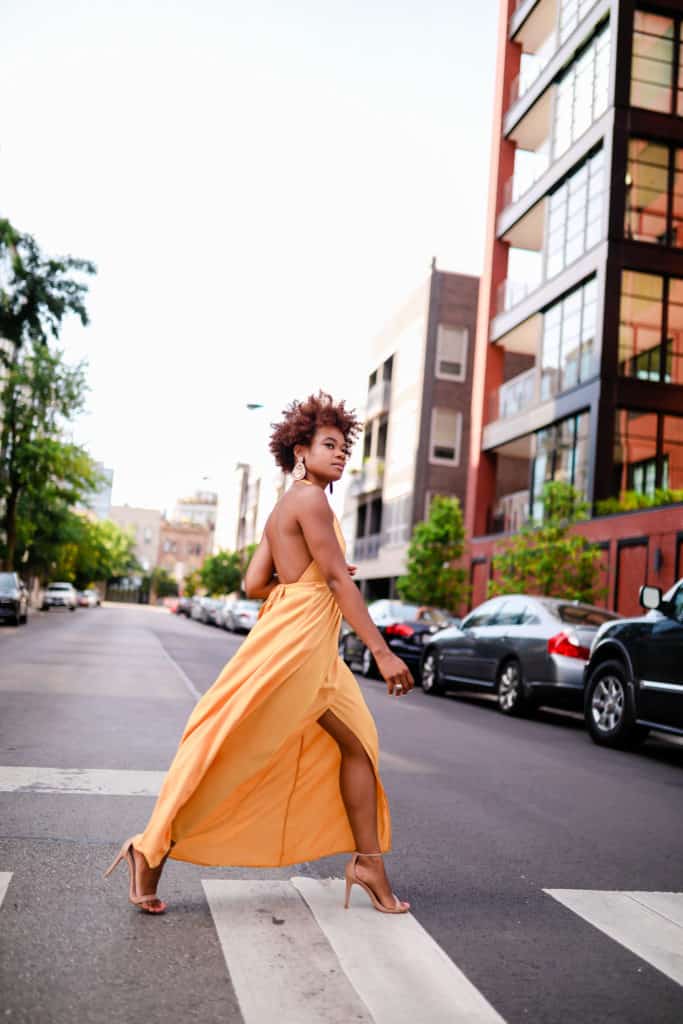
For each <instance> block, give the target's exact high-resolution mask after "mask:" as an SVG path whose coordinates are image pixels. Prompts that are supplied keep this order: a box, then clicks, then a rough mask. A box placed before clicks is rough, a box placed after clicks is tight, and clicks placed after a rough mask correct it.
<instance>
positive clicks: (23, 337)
mask: <svg viewBox="0 0 683 1024" xmlns="http://www.w3.org/2000/svg"><path fill="white" fill-rule="evenodd" d="M94 272H95V267H94V265H93V264H92V263H90V262H88V261H87V260H79V259H74V258H73V257H70V256H67V257H64V258H52V257H47V256H45V255H44V254H43V253H42V252H41V251H40V249H39V247H38V245H37V244H36V242H35V239H34V238H32V236H31V235H27V234H21V233H20V232H18V231H17V230H16V229H15V228H13V227H12V225H11V224H10V223H9V221H8V220H5V219H0V380H2V384H1V385H0V416H1V417H2V429H1V430H0V529H1V530H2V532H3V534H4V550H3V552H2V555H3V564H4V565H5V567H6V568H13V567H14V564H15V554H16V547H17V539H18V536H17V535H18V513H19V504H20V501H21V500H22V498H24V497H26V496H27V493H28V492H29V491H31V490H32V491H33V492H34V497H35V494H36V493H37V492H38V491H39V490H40V488H41V486H42V487H48V489H49V486H50V484H52V485H58V484H59V481H60V479H61V478H60V471H61V469H63V468H64V467H67V468H69V467H70V468H72V469H73V470H74V472H73V474H72V475H71V477H70V478H67V479H66V485H67V487H70V488H71V491H72V494H73V496H74V501H77V500H78V499H79V497H82V496H83V495H84V494H85V493H87V492H88V491H89V490H92V489H93V487H94V486H96V478H95V477H94V475H93V470H92V466H91V465H90V466H89V467H87V468H86V466H85V460H86V459H87V456H86V455H85V453H84V452H82V451H81V450H80V449H76V446H73V445H64V444H63V443H62V437H61V428H62V424H63V422H64V421H68V420H69V419H70V418H71V417H72V416H73V415H75V414H76V413H77V412H79V411H80V409H81V408H82V407H83V402H84V395H85V377H84V367H83V365H82V364H79V365H78V366H75V367H67V366H65V365H64V363H63V356H62V353H61V352H59V351H52V350H51V349H50V341H51V339H58V338H59V334H60V330H61V327H62V323H63V321H64V319H65V317H66V316H67V315H69V314H74V315H76V316H77V317H78V318H79V319H80V320H81V323H83V324H86V323H87V322H88V317H87V312H86V308H85V296H86V294H87V285H86V283H85V282H84V281H83V280H81V279H80V278H79V276H76V277H74V274H76V275H87V274H93V273H94ZM79 452H80V454H78V453H79ZM71 525H72V526H74V524H73V523H72V524H71Z"/></svg>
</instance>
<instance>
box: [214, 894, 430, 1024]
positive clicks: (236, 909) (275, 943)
mask: <svg viewBox="0 0 683 1024" xmlns="http://www.w3.org/2000/svg"><path fill="white" fill-rule="evenodd" d="M202 885H203V886H204V892H205V893H206V898H207V900H208V902H209V907H210V909H211V915H212V917H213V920H214V923H215V926H216V931H217V932H218V938H219V940H220V943H221V947H222V950H223V955H224V957H225V962H226V965H227V968H228V971H229V973H230V979H231V981H232V984H233V986H234V989H235V993H236V995H237V999H238V1000H239V1004H240V1010H241V1011H242V1016H243V1017H244V1024H272V1022H273V1021H274V1020H277V1021H278V1022H279V1024H372V1017H371V1016H370V1014H369V1013H368V1011H367V1008H366V1007H365V1006H364V1005H363V1003H362V1001H361V999H360V998H359V996H358V995H357V993H356V992H355V991H354V989H353V987H352V986H351V984H350V983H349V981H348V979H347V978H346V977H345V975H344V973H343V971H342V970H341V969H340V966H339V963H338V961H337V958H336V956H335V955H334V953H333V952H332V950H331V949H330V946H329V943H328V942H327V941H326V939H325V937H324V935H323V934H322V932H321V931H320V929H319V928H318V926H317V925H316V923H315V921H314V919H313V917H312V916H311V913H310V911H309V910H308V908H307V907H306V905H305V903H304V902H303V901H302V899H301V897H300V896H299V893H298V892H297V891H296V889H295V888H294V887H293V886H292V885H291V884H290V883H289V882H287V881H284V882H283V881H273V880H270V881H266V880H264V881H252V880H247V881H241V880H236V881H219V880H214V879H211V880H203V881H202ZM423 1019H424V1018H423Z"/></svg>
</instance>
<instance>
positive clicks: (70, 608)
mask: <svg viewBox="0 0 683 1024" xmlns="http://www.w3.org/2000/svg"><path fill="white" fill-rule="evenodd" d="M69 611H70V612H75V611H76V605H75V604H70V605H69Z"/></svg>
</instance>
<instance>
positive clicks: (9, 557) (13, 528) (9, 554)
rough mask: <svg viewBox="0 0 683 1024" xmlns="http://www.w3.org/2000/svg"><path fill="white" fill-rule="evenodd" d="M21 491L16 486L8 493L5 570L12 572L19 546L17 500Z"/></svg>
mask: <svg viewBox="0 0 683 1024" xmlns="http://www.w3.org/2000/svg"><path fill="white" fill-rule="evenodd" d="M18 500H19V491H18V490H17V489H16V488H14V487H13V488H12V490H11V491H10V492H9V494H8V495H7V502H6V504H5V534H6V537H7V550H6V553H5V564H4V570H5V572H12V570H13V569H14V553H15V551H16V548H17V502H18Z"/></svg>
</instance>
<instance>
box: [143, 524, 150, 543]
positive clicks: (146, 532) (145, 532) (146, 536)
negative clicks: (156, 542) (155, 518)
mask: <svg viewBox="0 0 683 1024" xmlns="http://www.w3.org/2000/svg"><path fill="white" fill-rule="evenodd" d="M142 541H143V543H144V544H151V543H152V528H151V526H145V528H144V529H143V531H142Z"/></svg>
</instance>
